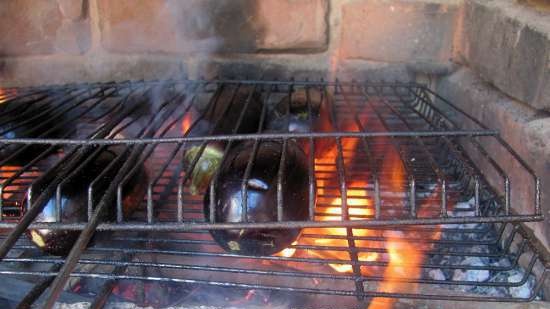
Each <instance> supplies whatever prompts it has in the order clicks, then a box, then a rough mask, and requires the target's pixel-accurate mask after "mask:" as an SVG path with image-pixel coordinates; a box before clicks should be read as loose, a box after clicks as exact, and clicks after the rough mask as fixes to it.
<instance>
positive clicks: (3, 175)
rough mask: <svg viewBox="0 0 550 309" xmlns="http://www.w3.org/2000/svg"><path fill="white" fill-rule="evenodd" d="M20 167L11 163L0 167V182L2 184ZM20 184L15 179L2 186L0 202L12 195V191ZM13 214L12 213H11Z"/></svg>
mask: <svg viewBox="0 0 550 309" xmlns="http://www.w3.org/2000/svg"><path fill="white" fill-rule="evenodd" d="M20 169H21V166H11V165H5V166H1V167H0V183H2V184H4V183H5V182H6V181H7V180H8V179H9V178H11V177H12V176H14V175H15V174H16V173H17V172H18V171H19V170H20ZM20 186H21V185H20V184H18V183H17V180H16V181H15V182H12V183H11V184H9V185H8V186H7V187H4V188H3V192H2V197H1V198H2V202H5V201H7V200H8V199H10V198H11V197H12V196H13V192H15V191H17V190H18V189H19V188H20ZM0 216H8V217H9V216H10V215H9V214H5V213H3V214H0ZM11 216H13V215H11Z"/></svg>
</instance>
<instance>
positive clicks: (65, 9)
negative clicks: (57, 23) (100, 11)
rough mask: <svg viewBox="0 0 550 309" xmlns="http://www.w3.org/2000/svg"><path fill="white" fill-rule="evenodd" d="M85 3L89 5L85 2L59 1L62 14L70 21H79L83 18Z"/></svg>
mask: <svg viewBox="0 0 550 309" xmlns="http://www.w3.org/2000/svg"><path fill="white" fill-rule="evenodd" d="M85 3H86V4H87V2H84V0H57V4H58V5H59V9H60V10H61V14H63V17H65V18H67V19H70V20H78V19H81V18H82V17H83V13H84V11H85V9H84V5H85Z"/></svg>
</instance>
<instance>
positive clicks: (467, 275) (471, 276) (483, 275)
mask: <svg viewBox="0 0 550 309" xmlns="http://www.w3.org/2000/svg"><path fill="white" fill-rule="evenodd" d="M460 265H465V266H468V267H470V266H486V264H485V263H484V262H483V261H482V259H480V258H478V257H468V258H466V259H465V260H464V261H462V262H461V263H460ZM487 279H489V271H488V270H485V269H467V270H462V269H455V271H454V274H453V281H475V282H483V281H486V280H487Z"/></svg>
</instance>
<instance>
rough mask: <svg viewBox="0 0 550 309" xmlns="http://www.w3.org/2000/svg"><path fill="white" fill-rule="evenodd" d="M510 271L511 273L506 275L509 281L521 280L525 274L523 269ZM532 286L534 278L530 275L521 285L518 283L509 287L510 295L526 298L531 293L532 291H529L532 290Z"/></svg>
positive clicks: (516, 281)
mask: <svg viewBox="0 0 550 309" xmlns="http://www.w3.org/2000/svg"><path fill="white" fill-rule="evenodd" d="M510 273H512V274H511V275H510V276H509V277H508V282H509V283H518V282H521V280H522V279H523V278H524V276H525V273H524V272H523V270H519V271H518V270H512V271H510ZM529 279H531V280H529ZM534 286H535V281H534V278H532V277H530V278H528V279H527V281H525V283H524V284H523V285H520V286H517V287H515V286H513V287H510V296H512V297H519V298H528V297H530V296H531V293H532V292H531V291H532V290H533V288H534Z"/></svg>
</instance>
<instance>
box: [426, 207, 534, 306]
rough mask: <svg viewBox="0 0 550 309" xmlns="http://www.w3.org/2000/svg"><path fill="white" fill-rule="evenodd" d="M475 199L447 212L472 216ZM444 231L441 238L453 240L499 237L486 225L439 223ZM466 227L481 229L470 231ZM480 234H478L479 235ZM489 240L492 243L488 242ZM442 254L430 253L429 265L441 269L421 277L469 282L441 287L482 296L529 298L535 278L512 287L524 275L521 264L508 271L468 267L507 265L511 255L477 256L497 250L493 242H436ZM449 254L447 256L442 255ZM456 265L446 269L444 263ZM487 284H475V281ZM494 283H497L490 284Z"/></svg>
mask: <svg viewBox="0 0 550 309" xmlns="http://www.w3.org/2000/svg"><path fill="white" fill-rule="evenodd" d="M474 203H475V202H474V199H473V198H472V199H470V200H468V201H465V202H464V201H463V202H459V203H457V204H456V205H455V207H454V208H452V211H449V212H448V214H449V216H450V217H473V216H475V207H474ZM441 227H442V229H443V233H442V234H441V240H452V241H457V242H460V241H461V242H468V241H476V242H479V241H480V240H482V241H492V240H494V239H497V238H498V235H497V232H496V231H495V230H494V229H493V228H492V226H491V225H487V224H455V225H451V224H446V225H441ZM445 229H454V230H456V229H459V230H460V229H463V230H464V232H458V233H457V232H454V233H453V232H451V231H447V232H445ZM468 230H477V231H482V232H478V233H471V232H469V231H468ZM480 236H481V237H480ZM489 243H491V242H489ZM435 249H436V250H437V251H438V252H441V254H437V255H435V254H434V255H431V256H430V257H429V263H430V264H432V265H441V268H440V269H429V270H425V271H424V273H423V277H424V278H426V279H431V280H438V281H441V280H446V281H468V282H471V284H469V285H441V288H443V289H445V288H446V289H451V290H460V291H462V292H468V293H475V294H480V295H484V296H493V297H513V298H523V299H525V298H528V297H530V296H531V293H532V291H533V289H534V286H535V280H536V279H535V277H534V276H533V275H530V276H529V277H528V278H527V279H526V282H525V283H524V284H522V285H521V286H511V285H512V284H513V283H517V282H520V281H521V280H522V279H523V278H524V275H525V271H524V270H523V269H522V268H521V267H520V266H515V267H514V268H513V269H512V270H509V271H502V270H500V271H498V270H497V271H490V270H487V269H471V268H472V266H477V267H488V266H492V267H498V268H502V269H506V268H510V267H511V266H512V261H513V259H514V256H511V255H509V256H498V257H478V256H476V255H484V254H491V253H497V252H499V251H498V248H496V247H494V246H493V245H457V244H452V245H443V244H441V245H439V246H438V247H437V248H435ZM446 253H448V255H445V254H446ZM451 265H452V266H455V267H454V268H448V267H445V266H451ZM457 265H463V266H464V267H465V269H460V268H458V269H457V268H456V266H457ZM478 282H479V283H486V284H485V285H484V284H476V283H478ZM491 283H495V284H497V285H499V286H490V285H489V284H491Z"/></svg>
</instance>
